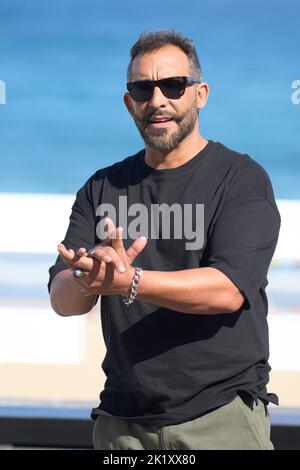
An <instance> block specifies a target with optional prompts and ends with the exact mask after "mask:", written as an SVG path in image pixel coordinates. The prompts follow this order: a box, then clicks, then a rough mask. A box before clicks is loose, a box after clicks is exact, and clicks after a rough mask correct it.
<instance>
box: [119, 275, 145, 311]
mask: <svg viewBox="0 0 300 470" xmlns="http://www.w3.org/2000/svg"><path fill="white" fill-rule="evenodd" d="M142 271H143V270H142V268H135V273H134V276H133V279H132V283H131V286H130V292H129V294H128V295H125V296H124V295H123V296H122V300H123V302H124V304H125V305H127V306H128V305H131V304H132V303H133V302H134V301H135V298H136V295H137V290H138V284H139V280H140V277H141V274H142Z"/></svg>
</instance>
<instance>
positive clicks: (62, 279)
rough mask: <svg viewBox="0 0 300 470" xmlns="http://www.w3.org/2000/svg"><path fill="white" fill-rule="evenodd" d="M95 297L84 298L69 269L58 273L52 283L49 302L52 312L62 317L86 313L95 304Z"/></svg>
mask: <svg viewBox="0 0 300 470" xmlns="http://www.w3.org/2000/svg"><path fill="white" fill-rule="evenodd" d="M96 298H97V296H96V295H90V296H84V295H83V294H82V292H81V291H80V288H79V286H78V284H77V283H76V280H75V279H74V277H73V274H72V273H71V271H70V270H69V269H67V270H65V271H61V272H60V273H58V274H57V275H56V276H55V278H54V279H53V281H52V284H51V288H50V300H51V305H52V308H53V310H54V311H55V312H56V313H57V314H58V315H62V316H71V315H82V314H84V313H88V312H89V311H90V310H91V309H92V308H93V306H94V304H95V302H96Z"/></svg>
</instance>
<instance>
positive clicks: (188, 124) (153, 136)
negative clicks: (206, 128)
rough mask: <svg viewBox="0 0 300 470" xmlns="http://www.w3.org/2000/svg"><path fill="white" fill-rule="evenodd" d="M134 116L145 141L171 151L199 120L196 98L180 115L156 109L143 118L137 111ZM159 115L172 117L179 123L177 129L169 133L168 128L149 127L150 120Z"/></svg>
mask: <svg viewBox="0 0 300 470" xmlns="http://www.w3.org/2000/svg"><path fill="white" fill-rule="evenodd" d="M132 116H133V119H134V122H135V124H136V126H137V128H138V130H139V132H140V134H141V137H142V139H143V140H144V142H145V143H146V144H147V145H148V146H149V147H150V148H152V149H153V150H157V151H159V152H163V153H169V152H171V151H172V150H174V149H175V148H176V147H177V146H178V145H179V144H180V142H182V141H183V140H184V139H185V138H186V137H187V136H188V135H189V134H190V133H191V132H192V131H193V129H194V127H195V125H196V122H197V117H198V108H197V104H196V100H195V102H194V103H193V104H192V106H191V107H190V108H189V109H188V110H187V111H186V112H184V113H182V114H180V115H178V114H177V115H173V114H170V113H162V112H160V113H159V112H157V111H154V112H152V113H151V114H148V115H147V116H145V117H144V118H143V119H141V118H139V117H138V116H137V115H136V114H135V113H133V114H132ZM158 116H167V117H170V118H172V119H173V120H174V121H175V122H176V124H177V130H176V131H175V132H173V133H172V134H171V135H168V129H163V128H162V129H149V127H148V123H149V121H151V119H153V118H154V117H158Z"/></svg>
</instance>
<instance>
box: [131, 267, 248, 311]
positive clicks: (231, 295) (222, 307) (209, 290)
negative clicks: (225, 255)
mask: <svg viewBox="0 0 300 470" xmlns="http://www.w3.org/2000/svg"><path fill="white" fill-rule="evenodd" d="M137 298H138V299H140V300H143V301H145V302H149V303H153V304H155V305H160V306H162V307H166V308H170V309H172V310H176V311H179V312H182V313H190V314H218V313H232V312H235V311H236V310H238V308H240V306H241V305H242V304H243V301H244V297H243V295H242V294H241V292H240V291H239V289H238V288H237V287H236V286H235V285H234V284H233V283H232V282H231V281H230V279H229V278H228V277H227V276H225V274H223V273H222V272H221V271H218V270H217V269H215V268H198V269H188V270H181V271H171V272H170V271H143V273H142V276H141V279H140V281H139V287H138V295H137Z"/></svg>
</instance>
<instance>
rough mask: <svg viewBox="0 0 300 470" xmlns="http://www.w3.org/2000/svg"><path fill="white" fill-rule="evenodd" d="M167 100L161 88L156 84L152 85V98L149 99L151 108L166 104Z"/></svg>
mask: <svg viewBox="0 0 300 470" xmlns="http://www.w3.org/2000/svg"><path fill="white" fill-rule="evenodd" d="M168 101H169V100H168V98H166V97H165V95H164V94H163V92H162V91H161V89H160V88H159V87H158V86H156V87H154V90H153V95H152V98H151V100H149V105H150V106H151V107H152V108H155V109H157V108H161V107H164V106H167V104H168Z"/></svg>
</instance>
